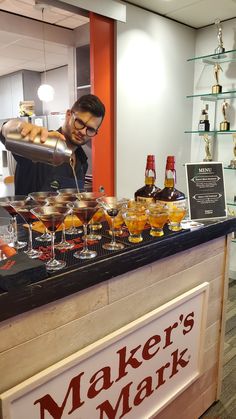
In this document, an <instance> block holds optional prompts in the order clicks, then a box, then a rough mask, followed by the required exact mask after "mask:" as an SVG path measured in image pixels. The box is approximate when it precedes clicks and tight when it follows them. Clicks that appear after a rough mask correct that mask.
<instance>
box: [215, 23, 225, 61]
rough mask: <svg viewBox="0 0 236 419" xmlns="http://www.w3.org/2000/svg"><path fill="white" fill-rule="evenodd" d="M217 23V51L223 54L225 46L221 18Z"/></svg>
mask: <svg viewBox="0 0 236 419" xmlns="http://www.w3.org/2000/svg"><path fill="white" fill-rule="evenodd" d="M215 25H216V27H217V38H218V47H217V48H216V49H215V53H216V54H222V52H225V48H224V46H223V39H222V26H221V24H220V19H216V20H215Z"/></svg>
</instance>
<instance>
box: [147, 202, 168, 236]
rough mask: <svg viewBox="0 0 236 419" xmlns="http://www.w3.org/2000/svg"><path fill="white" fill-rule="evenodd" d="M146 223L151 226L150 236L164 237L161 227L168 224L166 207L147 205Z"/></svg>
mask: <svg viewBox="0 0 236 419" xmlns="http://www.w3.org/2000/svg"><path fill="white" fill-rule="evenodd" d="M147 215H148V221H149V224H150V226H151V229H150V235H151V236H153V237H161V236H163V235H164V231H163V227H164V225H165V224H166V223H167V222H168V218H169V213H168V207H166V206H161V205H160V204H155V203H153V204H149V206H148V209H147Z"/></svg>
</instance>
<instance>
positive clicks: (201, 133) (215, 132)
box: [184, 130, 236, 135]
mask: <svg viewBox="0 0 236 419" xmlns="http://www.w3.org/2000/svg"><path fill="white" fill-rule="evenodd" d="M234 132H236V130H230V131H184V133H185V134H199V135H204V134H209V135H215V134H231V133H234Z"/></svg>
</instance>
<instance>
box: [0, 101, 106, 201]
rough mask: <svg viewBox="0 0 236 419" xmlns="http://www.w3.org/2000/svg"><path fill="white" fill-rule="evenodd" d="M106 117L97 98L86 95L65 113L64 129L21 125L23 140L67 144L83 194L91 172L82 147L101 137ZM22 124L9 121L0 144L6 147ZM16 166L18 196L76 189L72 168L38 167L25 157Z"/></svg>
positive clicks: (4, 128)
mask: <svg viewBox="0 0 236 419" xmlns="http://www.w3.org/2000/svg"><path fill="white" fill-rule="evenodd" d="M104 115H105V107H104V105H103V103H102V102H101V101H100V99H99V98H98V97H97V96H95V95H91V94H89V95H84V96H82V97H81V98H80V99H78V100H77V101H76V102H75V103H74V105H73V106H72V108H71V109H68V110H67V111H66V118H65V122H64V125H63V126H62V127H61V128H59V129H58V131H50V132H48V130H47V129H46V128H43V127H39V126H37V125H33V124H30V123H28V122H21V123H20V132H21V135H22V136H26V135H29V138H30V140H31V141H32V143H33V141H34V138H35V137H36V135H40V138H41V141H42V142H44V141H45V140H46V138H47V137H55V136H56V137H58V138H61V139H63V140H64V141H66V143H67V146H68V147H69V148H70V149H71V150H72V163H73V166H74V170H75V173H76V177H77V180H78V184H79V188H80V190H83V189H84V180H85V174H86V171H87V168H88V163H87V156H86V154H85V152H84V150H83V148H82V147H81V146H82V145H84V144H86V143H87V142H88V141H89V140H90V139H93V138H94V137H95V135H96V134H97V133H98V130H99V127H100V126H101V123H102V121H103V118H104ZM14 124H15V126H16V125H17V124H19V120H18V119H16V120H10V121H8V122H7V123H6V124H4V125H3V127H2V132H1V134H0V140H1V141H2V143H3V144H4V142H5V138H4V136H5V137H7V133H8V130H10V129H11V128H12V127H13V126H14ZM13 156H14V158H15V160H16V162H17V164H16V171H15V194H16V195H28V194H29V193H30V192H38V191H49V190H51V189H60V188H75V180H74V175H73V171H72V168H71V167H70V165H69V164H67V163H64V164H62V165H60V166H50V165H47V164H45V163H35V162H32V161H31V160H29V159H26V158H25V157H21V156H18V155H15V154H14V155H13Z"/></svg>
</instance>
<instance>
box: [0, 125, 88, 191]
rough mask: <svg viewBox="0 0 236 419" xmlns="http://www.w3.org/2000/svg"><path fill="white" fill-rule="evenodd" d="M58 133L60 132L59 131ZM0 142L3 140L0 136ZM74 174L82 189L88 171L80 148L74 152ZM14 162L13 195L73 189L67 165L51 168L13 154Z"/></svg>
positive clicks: (71, 174) (84, 155) (70, 171)
mask: <svg viewBox="0 0 236 419" xmlns="http://www.w3.org/2000/svg"><path fill="white" fill-rule="evenodd" d="M58 131H60V132H61V130H60V129H59V130H58ZM0 139H1V141H2V142H3V143H4V142H5V139H4V137H3V136H2V135H1V136H0ZM75 156H76V166H75V173H76V177H77V181H78V184H79V189H80V190H83V189H84V181H85V174H86V172H87V169H88V162H87V160H88V158H87V156H86V154H85V152H84V150H83V149H82V147H81V146H78V147H77V149H76V150H75ZM13 157H14V159H15V160H16V162H17V164H16V171H15V195H28V194H29V193H30V192H40V191H50V190H56V189H61V188H75V187H76V184H75V179H74V175H73V172H72V168H71V166H70V165H69V164H68V163H63V164H62V165H60V166H51V165H49V164H45V163H34V162H32V161H31V160H29V159H26V158H25V157H21V156H18V155H16V154H13Z"/></svg>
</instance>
